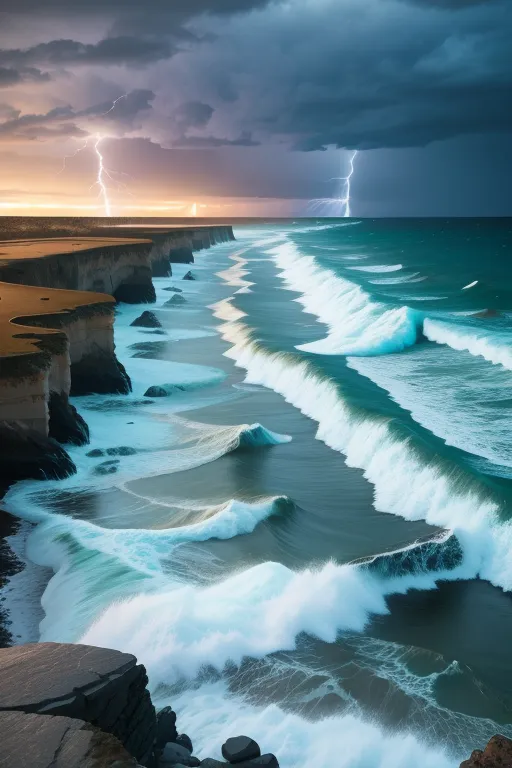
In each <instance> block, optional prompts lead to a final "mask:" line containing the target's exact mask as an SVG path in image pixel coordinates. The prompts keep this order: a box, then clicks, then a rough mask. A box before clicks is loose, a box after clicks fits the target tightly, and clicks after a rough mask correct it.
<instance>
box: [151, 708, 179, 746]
mask: <svg viewBox="0 0 512 768" xmlns="http://www.w3.org/2000/svg"><path fill="white" fill-rule="evenodd" d="M177 738H178V731H177V730H176V712H174V711H173V709H172V707H164V708H163V709H161V710H160V712H158V714H157V716H156V743H155V744H156V748H157V749H163V748H164V747H165V745H166V744H167V742H169V741H176V739H177Z"/></svg>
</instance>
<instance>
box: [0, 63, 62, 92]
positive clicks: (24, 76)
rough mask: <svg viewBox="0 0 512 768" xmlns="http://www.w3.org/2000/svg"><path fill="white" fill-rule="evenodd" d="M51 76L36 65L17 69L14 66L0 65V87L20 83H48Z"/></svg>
mask: <svg viewBox="0 0 512 768" xmlns="http://www.w3.org/2000/svg"><path fill="white" fill-rule="evenodd" d="M49 79H50V76H49V75H48V74H46V73H45V72H41V71H40V70H39V69H36V68H35V67H21V68H20V69H16V68H14V67H3V66H0V88H9V87H10V86H12V85H19V84H20V83H27V82H31V83H47V82H48V80H49Z"/></svg>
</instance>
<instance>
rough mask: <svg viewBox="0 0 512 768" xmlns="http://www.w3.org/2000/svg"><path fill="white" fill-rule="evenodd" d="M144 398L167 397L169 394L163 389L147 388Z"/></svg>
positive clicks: (156, 387)
mask: <svg viewBox="0 0 512 768" xmlns="http://www.w3.org/2000/svg"><path fill="white" fill-rule="evenodd" d="M144 397H169V392H168V391H167V390H166V389H164V387H158V386H154V387H149V389H146V391H145V392H144Z"/></svg>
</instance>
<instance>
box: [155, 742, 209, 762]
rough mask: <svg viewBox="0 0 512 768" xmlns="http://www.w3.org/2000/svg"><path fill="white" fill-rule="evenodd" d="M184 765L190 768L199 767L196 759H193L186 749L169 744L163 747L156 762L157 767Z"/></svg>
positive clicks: (178, 745)
mask: <svg viewBox="0 0 512 768" xmlns="http://www.w3.org/2000/svg"><path fill="white" fill-rule="evenodd" d="M178 764H179V765H186V766H191V768H197V766H199V765H200V761H199V760H198V758H197V757H193V756H192V755H191V753H190V752H189V751H188V749H185V747H182V746H181V745H180V744H174V743H173V742H169V743H168V744H166V745H165V747H164V749H163V752H162V754H161V755H160V758H159V760H158V765H159V766H162V768H163V766H172V765H178Z"/></svg>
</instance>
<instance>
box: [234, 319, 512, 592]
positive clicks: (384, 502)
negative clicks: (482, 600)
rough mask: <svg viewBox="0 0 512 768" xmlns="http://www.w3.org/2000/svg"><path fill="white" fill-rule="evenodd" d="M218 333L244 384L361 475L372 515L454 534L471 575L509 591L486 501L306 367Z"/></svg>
mask: <svg viewBox="0 0 512 768" xmlns="http://www.w3.org/2000/svg"><path fill="white" fill-rule="evenodd" d="M222 333H223V337H224V338H225V339H226V340H227V341H229V342H231V344H232V345H233V346H232V347H231V349H230V350H229V351H228V352H227V353H226V354H227V355H228V356H230V357H231V358H232V359H233V360H235V362H236V364H237V365H238V366H239V367H241V368H245V370H246V371H247V377H246V381H247V382H248V383H250V384H260V385H263V386H266V387H268V388H270V389H273V390H274V391H275V392H278V393H279V394H281V395H283V396H284V398H285V399H286V400H287V401H288V402H290V403H292V404H293V405H294V406H295V407H297V408H299V410H300V411H301V412H302V413H304V414H305V415H306V416H309V417H310V418H312V419H314V420H315V421H317V422H318V425H319V427H318V431H317V434H316V437H317V439H319V440H322V441H323V442H325V443H326V444H327V445H328V446H330V447H331V448H333V449H334V450H337V451H340V452H341V453H343V454H344V455H345V457H346V463H347V465H348V466H352V467H358V468H360V469H363V470H364V475H365V477H366V478H367V479H368V480H369V481H370V482H371V483H372V484H373V485H374V488H375V490H374V506H375V508H376V509H377V510H379V511H382V512H388V513H392V514H396V515H400V516H401V517H404V518H405V519H408V520H425V521H426V522H427V523H429V524H431V525H434V526H439V527H442V528H446V529H451V530H453V531H454V532H455V533H456V534H457V537H458V538H459V539H460V540H461V541H463V542H464V547H465V552H466V558H467V564H468V568H469V572H470V573H473V574H475V573H480V575H481V576H482V578H485V579H487V580H488V581H490V582H491V583H493V584H495V585H498V586H501V587H502V588H503V589H507V590H508V589H511V588H512V564H511V563H510V556H509V553H510V551H511V549H512V526H511V525H510V524H509V523H504V524H501V523H500V519H499V508H498V506H497V504H496V503H495V502H494V501H493V500H492V499H490V498H488V497H485V496H481V495H480V494H478V493H477V492H476V491H473V490H470V489H464V488H460V489H459V488H458V487H457V485H454V477H453V476H452V474H453V473H452V471H451V470H450V469H449V468H448V471H444V468H443V465H442V464H441V463H440V462H435V461H429V462H426V461H425V459H424V457H423V456H421V455H418V453H417V452H416V451H415V450H414V448H413V446H412V445H410V444H409V441H407V440H403V439H401V438H397V436H396V435H395V434H394V433H393V432H392V431H391V428H390V424H389V422H388V421H387V420H379V421H377V420H375V419H374V418H372V417H367V418H364V417H361V415H359V414H354V413H353V412H352V411H351V410H350V408H349V407H348V406H347V405H346V404H345V403H344V401H343V400H342V399H341V398H340V395H339V392H338V389H337V388H336V386H335V385H334V384H333V383H332V382H331V381H329V380H326V379H323V378H321V377H320V376H319V375H318V374H317V373H316V372H315V371H314V370H313V369H312V368H311V366H310V365H309V364H308V363H307V362H298V361H297V362H296V361H293V360H292V359H291V358H290V356H289V355H281V354H279V353H274V354H271V353H267V352H265V351H263V350H262V349H261V348H259V347H258V346H256V345H254V344H253V343H252V342H251V340H250V335H249V334H248V331H247V329H246V328H245V327H244V326H243V325H242V324H241V323H239V322H234V323H229V322H228V323H226V324H224V325H223V326H222ZM404 484H405V486H406V487H407V493H404ZM469 560H471V565H469Z"/></svg>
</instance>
